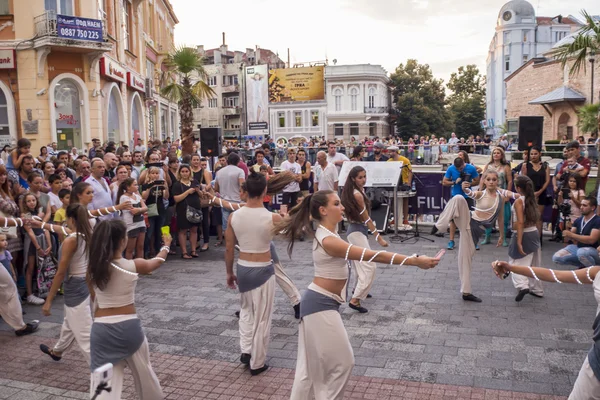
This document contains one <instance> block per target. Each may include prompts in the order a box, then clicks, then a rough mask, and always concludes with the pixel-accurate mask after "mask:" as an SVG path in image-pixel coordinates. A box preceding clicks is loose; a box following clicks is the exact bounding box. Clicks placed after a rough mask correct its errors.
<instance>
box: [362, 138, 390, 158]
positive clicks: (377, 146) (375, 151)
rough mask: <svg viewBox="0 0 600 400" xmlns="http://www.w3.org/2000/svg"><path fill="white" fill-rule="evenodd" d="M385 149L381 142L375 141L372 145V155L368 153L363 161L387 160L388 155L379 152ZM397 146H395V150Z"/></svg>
mask: <svg viewBox="0 0 600 400" xmlns="http://www.w3.org/2000/svg"><path fill="white" fill-rule="evenodd" d="M383 149H385V146H384V144H383V143H381V142H377V143H375V144H374V145H373V155H370V156H369V157H367V158H366V159H365V161H387V160H388V157H386V156H384V155H383V154H381V153H382V152H383ZM397 149H398V148H396V150H397Z"/></svg>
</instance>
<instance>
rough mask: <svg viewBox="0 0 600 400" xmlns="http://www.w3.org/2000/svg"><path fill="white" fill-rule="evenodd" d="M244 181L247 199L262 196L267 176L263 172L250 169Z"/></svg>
mask: <svg viewBox="0 0 600 400" xmlns="http://www.w3.org/2000/svg"><path fill="white" fill-rule="evenodd" d="M244 183H245V184H246V191H247V192H248V199H256V198H259V197H260V198H262V196H263V193H264V192H265V188H266V187H267V178H265V176H264V175H263V174H261V173H258V172H256V171H255V170H253V169H251V170H250V173H249V174H248V178H247V179H246V181H245V182H244Z"/></svg>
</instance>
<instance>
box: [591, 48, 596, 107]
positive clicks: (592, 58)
mask: <svg viewBox="0 0 600 400" xmlns="http://www.w3.org/2000/svg"><path fill="white" fill-rule="evenodd" d="M595 62H596V52H595V51H594V50H591V51H590V64H592V96H591V99H590V104H594V63H595Z"/></svg>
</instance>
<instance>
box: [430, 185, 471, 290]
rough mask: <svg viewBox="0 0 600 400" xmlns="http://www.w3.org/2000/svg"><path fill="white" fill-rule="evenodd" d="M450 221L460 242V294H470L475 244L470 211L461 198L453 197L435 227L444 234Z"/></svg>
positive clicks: (464, 200)
mask: <svg viewBox="0 0 600 400" xmlns="http://www.w3.org/2000/svg"><path fill="white" fill-rule="evenodd" d="M450 221H454V223H455V224H456V227H457V228H458V229H459V230H460V241H459V242H458V276H459V277H460V291H461V293H472V292H471V266H472V264H473V255H475V244H474V243H473V237H472V236H471V211H470V210H469V206H468V205H467V200H466V199H465V198H464V197H462V196H454V197H453V198H451V199H450V201H449V202H448V204H446V207H445V208H444V211H442V213H441V214H440V217H439V219H438V221H437V222H436V223H435V226H436V227H437V228H438V230H439V231H441V232H446V229H448V226H449V225H450Z"/></svg>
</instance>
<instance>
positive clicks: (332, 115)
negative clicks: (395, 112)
mask: <svg viewBox="0 0 600 400" xmlns="http://www.w3.org/2000/svg"><path fill="white" fill-rule="evenodd" d="M389 84H390V78H389V77H388V74H387V71H386V70H385V69H383V67H381V66H380V65H371V64H358V65H334V66H327V67H326V68H325V92H326V99H327V139H328V140H330V139H343V140H350V138H351V137H354V138H355V139H359V138H363V137H365V136H371V137H375V136H377V137H386V136H388V135H390V134H391V131H390V124H389V110H390V98H391V90H390V86H389Z"/></svg>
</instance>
